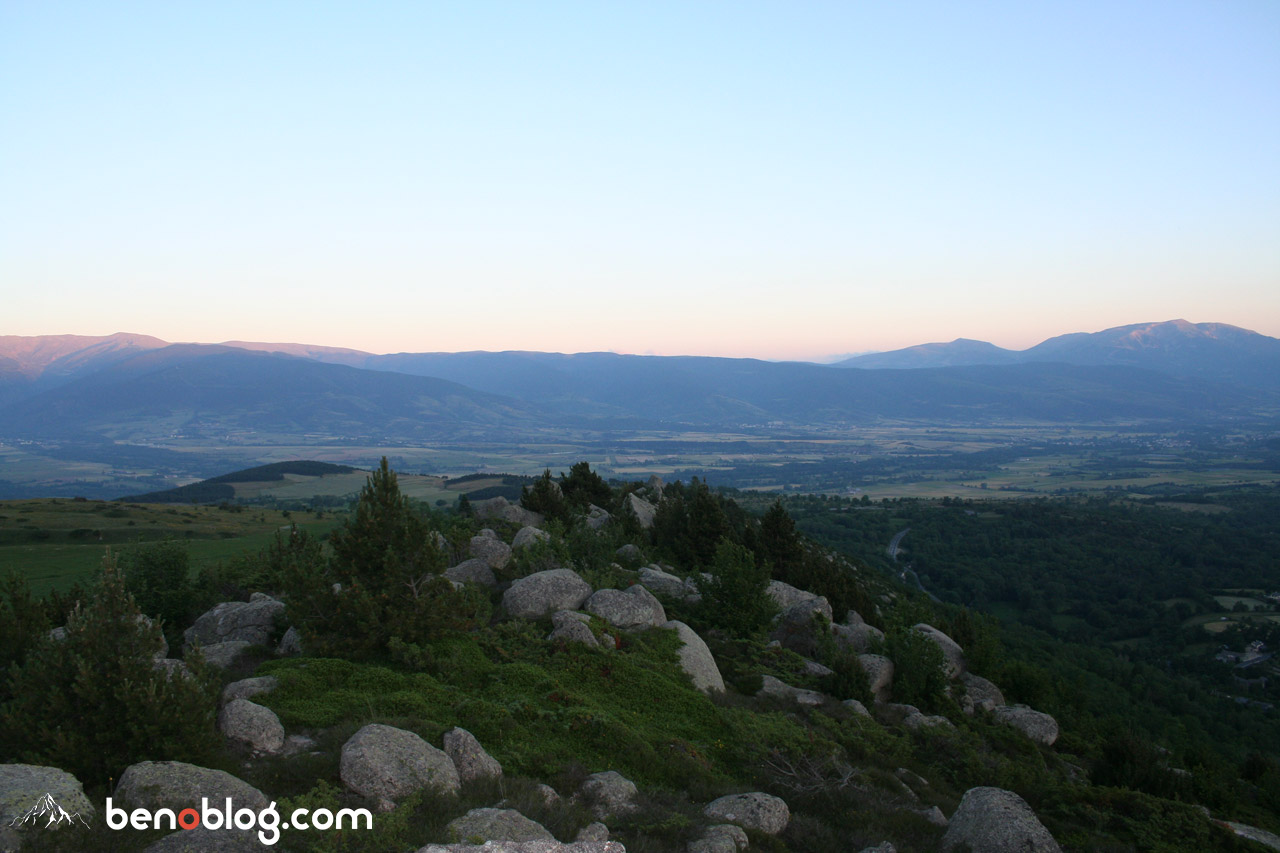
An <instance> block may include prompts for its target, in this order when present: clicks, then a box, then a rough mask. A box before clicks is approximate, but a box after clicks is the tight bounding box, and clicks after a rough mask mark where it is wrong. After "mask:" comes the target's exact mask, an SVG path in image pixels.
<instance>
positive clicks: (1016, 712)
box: [991, 705, 1058, 746]
mask: <svg viewBox="0 0 1280 853" xmlns="http://www.w3.org/2000/svg"><path fill="white" fill-rule="evenodd" d="M991 713H992V715H993V716H994V717H995V718H996V720H997V721H998V722H1000V723H1003V724H1004V725H1006V726H1012V727H1013V728H1015V729H1017V730H1018V731H1020V732H1022V733H1023V734H1024V735H1026V736H1027V737H1029V738H1031V739H1032V740H1033V741H1035V742H1036V743H1038V744H1040V745H1041V746H1053V744H1054V742H1055V741H1056V740H1057V739H1058V721H1057V720H1055V719H1054V718H1053V717H1051V716H1050V715H1048V714H1046V713H1044V712H1043V711H1036V710H1033V709H1031V708H1028V707H1027V706H1026V705H999V706H997V707H996V708H995V709H994V710H993V711H992V712H991Z"/></svg>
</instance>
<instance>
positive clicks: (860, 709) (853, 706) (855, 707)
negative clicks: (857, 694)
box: [840, 699, 871, 717]
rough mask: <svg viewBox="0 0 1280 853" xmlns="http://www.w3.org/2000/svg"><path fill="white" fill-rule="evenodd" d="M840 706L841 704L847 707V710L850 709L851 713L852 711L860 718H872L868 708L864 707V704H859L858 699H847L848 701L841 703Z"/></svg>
mask: <svg viewBox="0 0 1280 853" xmlns="http://www.w3.org/2000/svg"><path fill="white" fill-rule="evenodd" d="M840 704H841V705H843V706H845V707H846V708H848V709H849V710H850V711H852V712H853V713H855V714H857V715H858V716H860V717H870V716H871V712H870V711H868V710H867V706H866V705H863V704H862V703H861V702H859V701H858V700H857V699H846V700H844V701H843V702H841V703H840Z"/></svg>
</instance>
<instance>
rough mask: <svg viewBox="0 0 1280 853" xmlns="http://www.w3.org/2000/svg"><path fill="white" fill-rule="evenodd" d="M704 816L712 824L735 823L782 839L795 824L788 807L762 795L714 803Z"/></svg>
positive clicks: (747, 795)
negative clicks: (789, 825)
mask: <svg viewBox="0 0 1280 853" xmlns="http://www.w3.org/2000/svg"><path fill="white" fill-rule="evenodd" d="M702 813H703V814H704V815H706V816H707V817H708V818H710V819H711V820H716V821H722V822H724V823H734V824H737V825H738V826H741V827H742V828H744V829H754V830H756V831H757V832H763V833H765V834H766V835H778V834H780V833H781V832H782V831H783V830H785V829H786V828H787V824H788V823H790V822H791V810H790V809H789V808H787V804H786V803H785V802H783V801H782V800H781V799H779V798H778V797H775V796H772V795H771V794H762V793H760V792H759V791H756V792H753V793H750V794H730V795H729V796H727V797H721V798H719V799H718V800H712V801H711V802H710V803H708V804H707V807H706V808H705V809H703V810H702Z"/></svg>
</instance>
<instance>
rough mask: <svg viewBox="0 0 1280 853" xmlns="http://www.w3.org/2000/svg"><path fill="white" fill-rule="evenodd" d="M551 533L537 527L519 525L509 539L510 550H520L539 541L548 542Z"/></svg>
mask: <svg viewBox="0 0 1280 853" xmlns="http://www.w3.org/2000/svg"><path fill="white" fill-rule="evenodd" d="M550 541H551V534H550V533H548V532H547V531H545V530H542V529H541V528H538V527H521V528H520V530H519V531H518V532H517V533H516V535H515V538H513V539H512V540H511V550H513V551H520V550H522V549H524V548H528V547H530V546H532V545H536V544H538V543H539V542H550Z"/></svg>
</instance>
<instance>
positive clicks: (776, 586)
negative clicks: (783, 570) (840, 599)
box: [765, 581, 818, 612]
mask: <svg viewBox="0 0 1280 853" xmlns="http://www.w3.org/2000/svg"><path fill="white" fill-rule="evenodd" d="M765 594H766V595H768V596H769V597H770V598H772V599H773V600H774V603H775V604H777V605H778V610H780V611H782V612H786V611H787V610H789V609H791V608H792V607H794V606H795V605H797V604H800V603H801V602H804V601H809V600H811V599H814V598H817V597H818V596H817V595H816V594H815V593H812V592H809V590H807V589H799V588H797V587H794V586H792V585H791V584H789V583H783V582H782V581H769V586H768V587H767V588H766V589H765Z"/></svg>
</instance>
